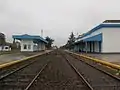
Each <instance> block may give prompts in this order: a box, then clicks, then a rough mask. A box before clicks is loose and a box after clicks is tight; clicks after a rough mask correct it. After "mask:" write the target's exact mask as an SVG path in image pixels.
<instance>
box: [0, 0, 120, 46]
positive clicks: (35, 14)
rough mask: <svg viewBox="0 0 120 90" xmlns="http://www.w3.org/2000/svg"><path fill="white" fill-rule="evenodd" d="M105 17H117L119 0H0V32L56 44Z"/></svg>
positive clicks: (86, 29)
mask: <svg viewBox="0 0 120 90" xmlns="http://www.w3.org/2000/svg"><path fill="white" fill-rule="evenodd" d="M106 19H120V0H0V32H3V33H4V34H5V35H6V36H7V40H8V41H11V40H12V35H13V34H31V35H41V29H43V31H44V34H43V36H44V37H46V36H50V37H52V38H53V39H54V40H55V42H54V43H55V44H56V45H59V46H60V45H62V44H65V43H66V41H67V39H68V37H69V34H70V33H71V32H72V31H73V32H74V34H76V35H77V33H78V34H82V33H84V32H87V31H89V30H90V29H92V28H93V27H94V26H96V25H98V24H100V23H101V22H103V21H104V20H106Z"/></svg>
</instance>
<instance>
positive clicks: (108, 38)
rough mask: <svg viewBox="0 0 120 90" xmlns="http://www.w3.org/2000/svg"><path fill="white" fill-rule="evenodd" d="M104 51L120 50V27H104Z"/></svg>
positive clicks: (113, 51)
mask: <svg viewBox="0 0 120 90" xmlns="http://www.w3.org/2000/svg"><path fill="white" fill-rule="evenodd" d="M102 30H103V46H102V48H103V52H104V53H119V52H120V40H119V39H120V28H103V29H102Z"/></svg>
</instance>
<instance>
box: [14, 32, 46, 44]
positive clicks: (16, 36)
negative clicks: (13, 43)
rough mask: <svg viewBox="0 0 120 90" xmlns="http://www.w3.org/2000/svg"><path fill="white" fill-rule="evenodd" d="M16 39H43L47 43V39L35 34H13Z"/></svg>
mask: <svg viewBox="0 0 120 90" xmlns="http://www.w3.org/2000/svg"><path fill="white" fill-rule="evenodd" d="M12 37H13V38H14V39H18V40H22V39H31V40H35V41H43V42H45V43H47V41H46V40H45V39H43V38H42V37H40V36H35V35H28V34H24V35H13V36H12Z"/></svg>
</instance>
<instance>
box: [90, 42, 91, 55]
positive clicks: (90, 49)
mask: <svg viewBox="0 0 120 90" xmlns="http://www.w3.org/2000/svg"><path fill="white" fill-rule="evenodd" d="M90 53H91V41H90Z"/></svg>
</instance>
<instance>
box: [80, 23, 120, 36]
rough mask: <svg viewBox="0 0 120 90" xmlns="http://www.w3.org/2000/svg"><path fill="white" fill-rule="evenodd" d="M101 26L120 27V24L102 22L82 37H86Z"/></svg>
mask: <svg viewBox="0 0 120 90" xmlns="http://www.w3.org/2000/svg"><path fill="white" fill-rule="evenodd" d="M101 28H120V24H100V25H98V26H96V27H94V28H93V29H92V30H90V31H89V32H87V33H85V34H84V35H83V36H81V37H80V38H83V37H86V36H87V35H90V34H91V33H93V32H95V31H97V30H99V29H101Z"/></svg>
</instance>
